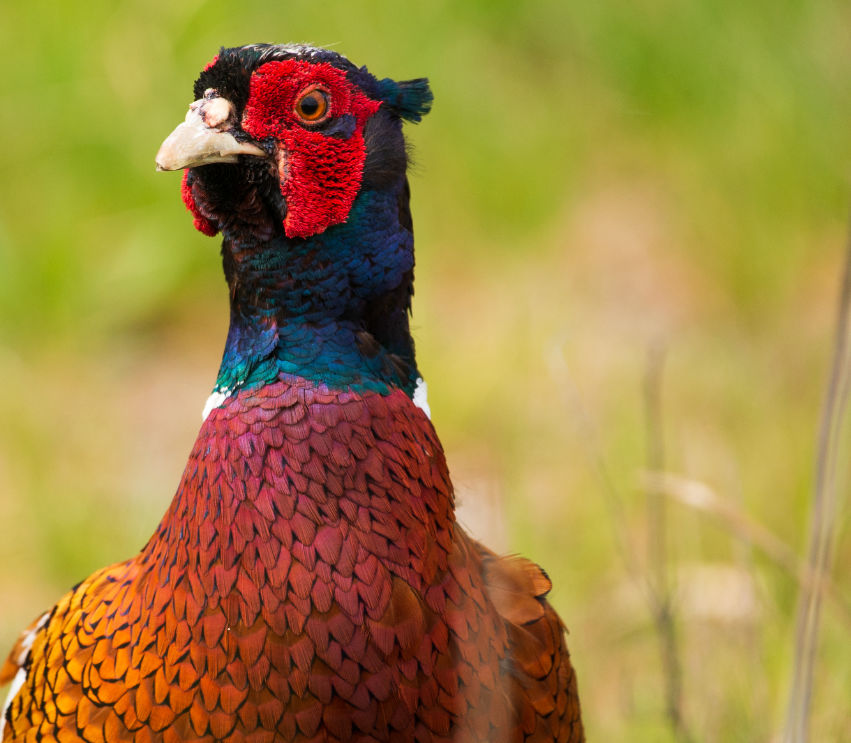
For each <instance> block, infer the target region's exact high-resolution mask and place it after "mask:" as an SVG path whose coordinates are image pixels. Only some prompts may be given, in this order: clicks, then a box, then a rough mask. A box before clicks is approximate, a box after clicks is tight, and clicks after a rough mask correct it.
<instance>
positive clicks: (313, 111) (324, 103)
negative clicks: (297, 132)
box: [295, 88, 328, 124]
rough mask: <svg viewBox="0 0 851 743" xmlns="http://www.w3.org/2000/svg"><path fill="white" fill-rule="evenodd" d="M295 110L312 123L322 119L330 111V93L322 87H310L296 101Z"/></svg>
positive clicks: (300, 116)
mask: <svg viewBox="0 0 851 743" xmlns="http://www.w3.org/2000/svg"><path fill="white" fill-rule="evenodd" d="M295 112H296V115H297V116H298V117H299V118H300V119H301V120H302V121H306V122H308V123H310V124H315V123H316V122H317V121H322V119H324V118H325V115H326V114H327V113H328V94H327V93H326V92H325V91H324V90H322V89H321V88H308V89H307V90H306V91H305V92H304V93H302V94H301V96H300V97H299V99H298V100H297V101H296V102H295Z"/></svg>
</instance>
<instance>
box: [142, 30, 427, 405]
mask: <svg viewBox="0 0 851 743" xmlns="http://www.w3.org/2000/svg"><path fill="white" fill-rule="evenodd" d="M194 98H195V100H194V102H193V103H191V105H190V106H189V112H188V113H187V115H186V120H185V121H184V122H183V123H182V124H180V125H179V126H178V127H177V128H176V129H175V130H174V132H172V134H171V135H169V137H168V138H167V139H166V140H165V142H164V143H163V145H162V147H161V149H160V151H159V153H158V155H157V167H158V168H159V169H160V170H179V169H185V174H184V180H183V199H184V201H185V203H186V205H187V207H188V208H189V210H190V211H191V212H192V214H193V216H194V223H195V227H196V228H197V229H198V230H200V231H201V232H203V233H204V234H206V235H211V236H212V235H215V234H217V233H221V234H222V235H223V237H224V242H223V250H222V253H223V259H224V269H225V275H226V277H227V280H228V283H229V285H230V290H231V329H230V333H229V336H228V342H227V346H226V348H225V355H224V359H223V362H222V368H221V371H220V374H219V379H218V381H217V384H216V388H215V390H214V393H217V394H219V395H220V396H221V395H226V394H230V393H231V392H233V391H234V390H235V389H237V388H239V387H244V386H247V385H252V384H257V385H262V384H265V383H268V382H270V381H272V380H273V379H275V378H277V376H278V375H279V374H282V373H284V374H292V375H296V376H300V377H305V378H308V379H312V380H314V381H316V382H320V383H325V384H328V385H330V386H335V387H346V388H352V389H363V388H369V389H376V390H385V389H387V388H388V387H401V388H402V389H404V390H405V391H406V392H408V394H410V395H413V393H414V391H415V388H416V386H417V381H418V379H419V374H418V372H417V370H416V364H415V361H414V352H413V341H412V340H411V338H410V333H409V330H408V317H407V314H408V311H409V310H410V297H411V294H412V292H413V284H412V282H413V265H414V254H413V231H412V223H411V217H410V209H409V205H408V202H409V190H408V183H407V177H406V169H407V165H408V156H407V149H406V146H405V139H404V136H403V134H402V120H403V119H407V120H409V121H419V120H420V118H421V117H422V116H423V115H424V114H425V113H426V112H428V110H429V108H430V106H431V100H432V96H431V91H430V90H429V87H428V83H427V81H426V80H424V79H418V80H409V81H405V82H396V81H393V80H391V79H388V78H385V79H381V80H379V79H377V78H375V77H374V76H373V75H372V74H370V73H369V72H368V71H367V70H366V68H365V67H357V66H355V65H354V64H352V63H351V62H349V61H348V60H347V59H346V58H345V57H343V56H341V55H339V54H337V53H335V52H332V51H328V50H324V49H315V48H312V47H307V46H290V45H285V46H275V45H268V44H253V45H249V46H244V47H236V48H230V49H224V48H223V49H221V50H220V52H219V54H218V55H217V56H216V57H215V58H214V59H213V60H212V61H211V62H210V63H209V64H208V65H207V66H206V67H205V68H204V70H203V71H202V72H201V74H200V76H199V78H198V80H197V81H196V83H195V88H194ZM222 399H223V398H222Z"/></svg>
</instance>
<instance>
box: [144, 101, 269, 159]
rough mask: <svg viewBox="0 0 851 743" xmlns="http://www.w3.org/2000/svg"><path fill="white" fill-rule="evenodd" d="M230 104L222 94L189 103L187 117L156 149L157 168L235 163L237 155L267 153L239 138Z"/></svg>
mask: <svg viewBox="0 0 851 743" xmlns="http://www.w3.org/2000/svg"><path fill="white" fill-rule="evenodd" d="M234 121H235V115H234V108H233V104H232V103H231V102H230V101H228V100H227V99H225V98H219V97H215V98H201V99H199V100H197V101H195V102H194V103H192V104H190V106H189V111H188V113H187V114H186V119H185V120H184V121H183V123H182V124H179V125H178V127H177V128H176V129H175V130H174V131H173V132H172V133H171V134H169V135H168V137H166V140H165V142H163V143H162V146H161V147H160V151H159V152H158V153H157V159H156V162H157V170H180V169H181V168H194V167H196V166H198V165H208V164H209V163H235V162H237V161H238V160H239V155H252V156H254V157H268V153H267V152H265V151H264V150H262V149H260V147H258V146H257V145H256V144H252V143H251V142H239V141H237V140H236V138H235V137H234V136H233V134H232V133H231V132H232V131H233V128H234Z"/></svg>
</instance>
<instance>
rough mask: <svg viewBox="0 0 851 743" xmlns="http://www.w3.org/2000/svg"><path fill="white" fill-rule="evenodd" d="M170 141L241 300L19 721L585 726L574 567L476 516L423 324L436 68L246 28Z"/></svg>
mask: <svg viewBox="0 0 851 743" xmlns="http://www.w3.org/2000/svg"><path fill="white" fill-rule="evenodd" d="M195 98H196V99H197V100H195V102H194V103H192V104H191V106H190V107H189V113H188V114H187V116H186V120H185V122H184V123H182V124H181V125H180V126H178V127H177V129H176V130H175V131H174V132H173V133H172V134H171V135H170V136H169V137H168V138H167V139H166V141H165V142H164V143H163V146H162V148H161V149H160V152H159V154H158V156H157V165H158V168H159V169H161V170H178V169H185V173H184V178H183V190H182V191H183V199H184V201H185V202H186V205H187V207H188V208H189V209H190V211H191V212H192V214H193V216H194V222H195V226H196V227H197V228H198V229H199V230H200V231H201V232H203V233H205V234H207V235H215V234H216V233H218V232H221V233H222V235H223V238H224V239H223V243H222V257H223V263H224V271H225V276H226V278H227V282H228V287H229V289H230V302H231V321H230V330H229V333H228V336H227V342H226V345H225V351H224V357H223V359H222V364H221V369H220V372H219V376H218V380H217V382H216V385H215V389H214V392H213V394H212V395H211V397H210V400H209V402H208V405H207V408H206V409H205V420H204V423H203V425H202V427H201V431H200V433H199V434H198V439H197V441H196V443H195V446H194V448H193V450H192V453H191V455H190V457H189V462H188V464H187V466H186V470H185V472H184V474H183V478H182V480H181V482H180V485H179V487H178V490H177V494H176V496H175V498H174V500H173V502H172V504H171V507H170V508H169V510H168V512H167V513H166V515H165V517H164V518H163V520H162V522H161V523H160V525H159V527H158V528H157V530H156V533H155V534H154V536H153V537H152V538H151V539H150V541H149V542H148V543H147V545H146V546H145V547H144V549H143V550H142V551H141V553H140V554H139V555H137V556H136V557H134V558H132V559H130V560H128V561H126V562H122V563H118V564H116V565H112V566H110V567H107V568H104V569H102V570H100V571H98V572H96V573H94V574H93V575H92V576H90V577H89V578H87V579H86V580H84V581H83V582H81V583H80V584H78V585H77V586H75V587H74V588H73V589H72V590H71V591H70V592H69V593H67V594H66V595H65V596H63V597H62V599H60V601H59V602H58V603H57V604H56V606H54V607H53V608H52V609H50V610H49V611H48V612H46V613H45V614H44V615H42V616H41V617H39V618H38V619H36V621H35V622H33V623H32V625H31V626H30V627H29V628H28V629H27V630H26V631H25V632H24V633H23V634H22V635H21V637H20V639H19V641H18V643H17V644H16V646H15V647H14V649H13V650H12V653H11V655H10V656H9V659H8V660H7V661H6V664H5V666H4V667H3V668H2V671H0V680H2V681H10V680H11V681H12V688H11V692H10V695H9V700H8V702H7V706H6V708H5V711H4V713H3V718H2V721H0V740H2V741H5V742H7V743H8V742H9V741H15V742H16V743H17V742H19V741H62V742H63V743H64V742H65V741H78V740H83V741H91V742H92V743H95V742H98V743H100V742H101V741H106V742H107V743H113V742H115V741H135V742H136V743H149V742H151V741H165V742H166V743H169V742H171V741H210V742H212V741H229V742H231V741H232V742H233V743H237V742H240V741H254V742H257V743H261V742H262V743H271V742H272V741H418V742H420V743H425V742H427V741H455V742H459V741H497V742H501V741H579V740H582V738H583V733H582V723H581V720H580V714H579V701H578V697H577V691H576V681H575V676H574V673H573V669H572V668H571V665H570V660H569V657H568V652H567V648H566V645H565V638H564V628H563V626H562V623H561V621H560V620H559V618H558V616H557V615H556V613H555V612H554V611H553V609H552V608H551V607H550V605H549V604H548V603H547V601H546V594H547V592H548V591H549V589H550V581H549V579H548V578H547V576H546V574H545V573H544V572H543V571H542V570H541V569H540V568H539V567H537V566H536V565H534V564H533V563H531V562H529V561H527V560H525V559H522V558H520V557H507V558H506V557H498V556H496V555H495V554H493V553H492V552H491V551H489V550H488V549H487V548H485V547H483V546H482V545H481V544H479V543H477V542H475V541H474V540H472V539H471V538H470V537H469V536H468V535H467V534H466V533H465V532H464V531H463V530H462V529H461V528H460V527H459V526H458V525H457V524H456V522H455V518H454V512H453V491H452V484H451V482H450V480H449V473H448V472H447V467H446V462H445V460H444V456H443V451H442V449H441V445H440V442H439V441H438V439H437V436H436V434H435V432H434V429H433V427H432V424H431V422H430V421H429V417H428V407H427V404H426V402H425V394H424V392H425V385H424V383H423V382H422V379H421V378H420V375H419V373H418V371H417V365H416V361H415V358H414V344H413V341H412V339H411V335H410V332H409V329H408V314H409V310H410V304H411V295H412V293H413V289H412V282H413V267H414V253H413V234H412V226H411V215H410V210H409V205H408V201H409V190H408V182H407V178H406V167H407V155H406V149H405V141H404V139H403V136H402V126H401V124H402V119H407V120H409V121H419V120H420V118H421V116H422V115H423V114H425V113H426V112H427V111H428V110H429V108H430V105H431V99H432V96H431V92H430V91H429V87H428V84H427V81H426V80H424V79H420V80H411V81H407V82H394V81H393V80H390V79H383V80H378V79H376V78H375V77H373V76H372V75H371V74H370V73H369V72H367V70H366V68H363V67H361V68H358V67H356V66H354V65H353V64H351V63H350V62H349V61H348V60H347V59H345V58H344V57H342V56H341V55H339V54H336V53H334V52H331V51H326V50H322V49H315V48H311V47H306V46H274V45H266V44H258V45H250V46H244V47H240V48H232V49H222V50H221V51H220V52H219V54H218V55H217V56H216V57H215V58H214V59H213V61H212V62H210V64H208V65H207V67H206V68H205V69H204V70H203V72H201V75H200V77H199V79H198V81H197V82H196V83H195Z"/></svg>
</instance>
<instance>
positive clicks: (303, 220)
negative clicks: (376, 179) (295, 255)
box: [242, 59, 381, 237]
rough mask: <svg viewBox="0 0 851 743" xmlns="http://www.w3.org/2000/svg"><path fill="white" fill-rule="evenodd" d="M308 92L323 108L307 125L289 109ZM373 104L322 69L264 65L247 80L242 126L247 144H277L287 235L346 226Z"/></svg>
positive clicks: (295, 63)
mask: <svg viewBox="0 0 851 743" xmlns="http://www.w3.org/2000/svg"><path fill="white" fill-rule="evenodd" d="M311 88H319V89H320V90H322V91H323V93H324V94H326V95H327V100H328V106H329V110H328V113H327V115H325V116H323V117H322V118H321V121H320V122H315V123H311V122H309V121H305V120H304V118H300V117H299V115H298V113H297V111H296V104H297V102H298V101H299V98H300V97H301V96H302V95H303V94H304V93H305V92H306V91H308V90H310V89H311ZM380 105H381V102H380V101H374V100H372V99H370V98H368V97H367V96H365V95H364V94H363V93H362V92H360V91H359V90H358V89H357V88H356V87H354V86H353V85H352V84H351V83H350V82H349V81H348V79H347V78H346V74H345V72H343V71H342V70H340V69H338V68H336V67H334V66H333V65H330V64H327V63H323V64H311V63H309V62H304V61H301V60H295V59H288V60H284V61H275V62H267V63H266V64H264V65H262V66H261V67H260V68H258V69H257V70H256V71H255V72H254V74H253V75H252V76H251V89H250V94H249V98H248V102H247V104H246V106H245V110H244V113H243V116H242V128H243V130H244V131H245V132H246V133H247V134H249V135H251V137H253V138H254V139H255V140H258V141H260V140H263V139H265V138H267V137H274V138H275V140H277V142H278V148H279V154H278V170H279V175H280V180H281V193H282V194H283V196H284V199H285V200H286V204H287V216H286V218H285V219H284V231H285V233H286V235H287V237H309V236H310V235H315V234H317V233H320V232H322V231H324V230H325V229H327V228H328V227H330V226H331V225H334V224H339V223H340V222H344V221H345V220H346V218H347V217H348V214H349V211H350V209H351V207H352V204H353V202H354V200H355V196H357V193H358V190H359V189H360V185H361V176H362V174H363V167H364V161H365V160H366V146H365V144H364V138H363V127H364V125H365V124H366V121H367V119H369V117H370V116H372V115H373V114H374V113H375V112H376V111H377V110H378V108H379V107H380ZM320 123H322V124H323V126H322V128H321V129H320V128H318V124H320ZM336 123H339V124H340V126H339V127H336V130H335V131H332V132H329V129H331V128H334V125H335V124H336Z"/></svg>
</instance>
